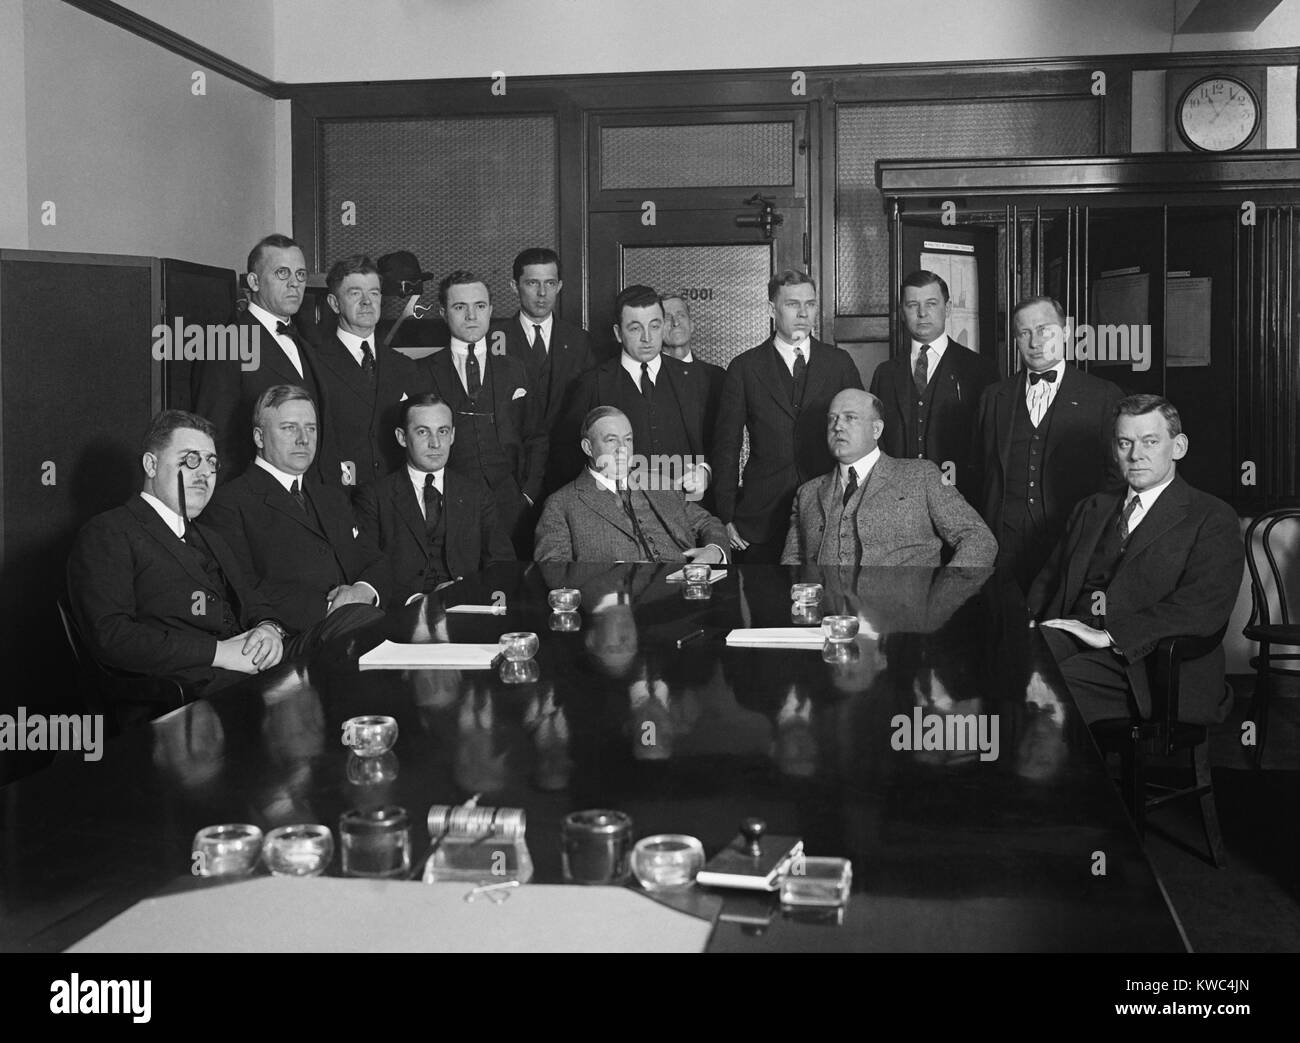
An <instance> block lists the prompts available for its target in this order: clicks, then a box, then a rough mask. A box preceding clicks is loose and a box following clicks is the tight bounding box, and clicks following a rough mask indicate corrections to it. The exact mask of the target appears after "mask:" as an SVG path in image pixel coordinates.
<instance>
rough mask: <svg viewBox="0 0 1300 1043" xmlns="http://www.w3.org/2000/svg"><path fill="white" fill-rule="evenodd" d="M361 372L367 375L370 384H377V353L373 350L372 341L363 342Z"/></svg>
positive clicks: (372, 385)
mask: <svg viewBox="0 0 1300 1043" xmlns="http://www.w3.org/2000/svg"><path fill="white" fill-rule="evenodd" d="M361 372H362V373H364V374H365V375H366V380H368V381H369V382H370V386H371V387H374V386H375V353H374V351H373V350H371V347H370V341H368V340H363V341H362V342H361Z"/></svg>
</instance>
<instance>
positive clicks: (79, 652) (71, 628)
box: [57, 598, 89, 667]
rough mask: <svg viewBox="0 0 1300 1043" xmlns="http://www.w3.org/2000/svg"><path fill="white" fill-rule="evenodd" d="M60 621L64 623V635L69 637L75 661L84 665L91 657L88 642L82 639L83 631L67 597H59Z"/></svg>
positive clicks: (80, 665)
mask: <svg viewBox="0 0 1300 1043" xmlns="http://www.w3.org/2000/svg"><path fill="white" fill-rule="evenodd" d="M57 604H58V608H59V621H60V622H61V623H62V624H63V636H64V637H66V638H67V639H68V647H69V648H71V649H72V658H73V661H74V662H75V663H76V664H77V666H78V667H84V666H85V665H86V661H87V659H88V658H89V656H88V653H87V651H86V643H85V642H84V641H83V640H82V639H81V631H80V629H78V627H77V621H76V619H75V618H74V617H73V615H72V607H71V606H70V605H69V604H68V599H67V598H59V600H58V602H57Z"/></svg>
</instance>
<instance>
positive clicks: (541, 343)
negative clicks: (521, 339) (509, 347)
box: [533, 322, 546, 362]
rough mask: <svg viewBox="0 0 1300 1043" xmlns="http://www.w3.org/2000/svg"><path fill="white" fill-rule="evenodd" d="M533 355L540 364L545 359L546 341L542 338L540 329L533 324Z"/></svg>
mask: <svg viewBox="0 0 1300 1043" xmlns="http://www.w3.org/2000/svg"><path fill="white" fill-rule="evenodd" d="M533 355H534V356H535V357H536V358H537V360H538V361H539V362H540V361H541V360H542V359H544V358H546V340H545V339H544V338H543V337H542V327H541V326H539V325H538V324H537V323H535V322H534V323H533Z"/></svg>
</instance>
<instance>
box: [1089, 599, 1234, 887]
mask: <svg viewBox="0 0 1300 1043" xmlns="http://www.w3.org/2000/svg"><path fill="white" fill-rule="evenodd" d="M1227 629H1228V625H1227V624H1226V623H1225V624H1224V625H1223V626H1222V627H1221V628H1220V629H1219V631H1218V632H1217V633H1215V634H1212V635H1210V636H1209V637H1186V636H1184V637H1167V638H1165V639H1164V640H1162V641H1161V642H1160V643H1159V644H1158V645H1157V646H1156V649H1155V651H1154V652H1152V653H1151V654H1150V655H1149V656H1148V657H1147V671H1148V673H1147V677H1148V680H1149V681H1150V683H1151V717H1150V719H1149V720H1144V721H1139V720H1134V719H1132V718H1114V719H1111V720H1103V721H1094V722H1093V724H1092V734H1093V738H1095V739H1096V740H1097V745H1098V747H1100V749H1101V752H1102V753H1103V754H1109V753H1117V754H1119V758H1120V789H1121V791H1122V793H1123V795H1124V803H1125V804H1126V805H1127V806H1128V810H1129V814H1130V815H1131V816H1132V818H1133V824H1134V825H1135V826H1136V827H1137V831H1138V836H1140V837H1144V838H1145V836H1146V820H1147V816H1148V815H1149V814H1150V813H1151V812H1152V811H1154V810H1156V809H1157V808H1160V807H1163V806H1164V805H1166V804H1169V803H1171V802H1173V801H1180V800H1191V799H1193V798H1195V799H1197V800H1198V801H1199V802H1200V812H1201V828H1202V829H1203V830H1204V832H1205V842H1206V845H1207V846H1208V847H1209V855H1210V857H1209V859H1208V861H1209V862H1211V863H1212V864H1213V865H1215V866H1216V867H1218V868H1222V867H1223V866H1224V865H1225V864H1226V863H1225V860H1224V855H1223V835H1222V833H1220V831H1219V812H1218V808H1217V807H1216V806H1215V803H1214V782H1213V780H1212V779H1211V777H1210V747H1209V729H1208V728H1207V727H1206V725H1203V724H1188V723H1187V722H1186V721H1180V720H1179V719H1178V700H1179V684H1180V673H1181V669H1180V668H1181V667H1182V664H1183V662H1184V661H1186V660H1192V659H1199V658H1200V657H1201V656H1203V655H1209V654H1210V653H1211V652H1213V651H1214V650H1215V649H1216V648H1218V647H1219V644H1220V643H1221V642H1222V641H1223V635H1224V633H1225V631H1226V630H1227ZM1184 752H1186V753H1188V754H1190V759H1191V767H1192V785H1190V786H1186V787H1181V788H1179V787H1172V786H1161V785H1157V784H1155V783H1152V782H1149V781H1148V780H1147V777H1146V775H1147V772H1146V769H1147V758H1148V757H1149V756H1157V757H1173V756H1175V755H1177V754H1179V753H1184Z"/></svg>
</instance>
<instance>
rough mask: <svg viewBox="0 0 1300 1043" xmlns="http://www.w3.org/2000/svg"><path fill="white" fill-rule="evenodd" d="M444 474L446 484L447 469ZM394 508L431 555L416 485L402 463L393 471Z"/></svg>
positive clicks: (421, 546) (416, 543)
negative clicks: (412, 482) (416, 496)
mask: <svg viewBox="0 0 1300 1043" xmlns="http://www.w3.org/2000/svg"><path fill="white" fill-rule="evenodd" d="M442 476H443V483H444V485H445V484H446V479H447V472H446V471H445V470H444V471H443V472H442ZM444 502H445V498H444ZM393 510H394V511H395V512H396V514H397V516H398V517H399V518H401V519H402V523H403V524H404V525H405V526H406V527H407V528H408V529H410V530H411V536H412V537H414V539H415V545H416V546H417V547H419V548H420V550H421V551H423V552H424V556H425V557H426V558H427V557H428V556H429V544H428V540H427V539H426V538H425V536H426V526H425V521H424V515H423V513H421V511H420V504H419V503H418V502H417V501H416V498H415V487H414V486H412V485H411V483H410V481H409V480H408V477H407V473H406V465H405V464H403V465H402V467H401V469H399V470H397V471H394V472H393Z"/></svg>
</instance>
